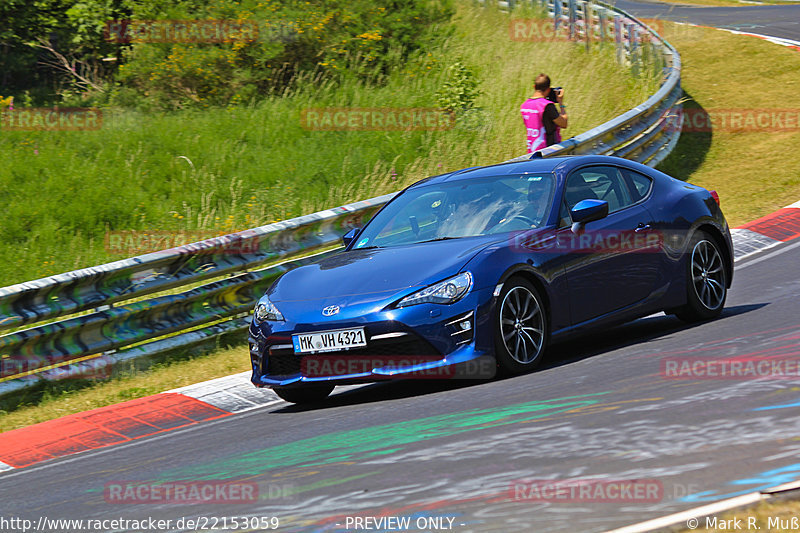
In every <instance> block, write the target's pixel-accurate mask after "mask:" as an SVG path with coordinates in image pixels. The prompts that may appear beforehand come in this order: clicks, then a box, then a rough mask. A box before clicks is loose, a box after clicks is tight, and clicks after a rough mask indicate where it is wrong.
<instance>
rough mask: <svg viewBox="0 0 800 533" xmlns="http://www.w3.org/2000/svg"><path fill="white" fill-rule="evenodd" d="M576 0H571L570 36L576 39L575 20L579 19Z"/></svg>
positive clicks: (571, 38)
mask: <svg viewBox="0 0 800 533" xmlns="http://www.w3.org/2000/svg"><path fill="white" fill-rule="evenodd" d="M575 3H576V2H575V0H569V38H570V40H574V39H575V21H576V20H577V19H578V13H577V11H578V8H577V6H576V5H575Z"/></svg>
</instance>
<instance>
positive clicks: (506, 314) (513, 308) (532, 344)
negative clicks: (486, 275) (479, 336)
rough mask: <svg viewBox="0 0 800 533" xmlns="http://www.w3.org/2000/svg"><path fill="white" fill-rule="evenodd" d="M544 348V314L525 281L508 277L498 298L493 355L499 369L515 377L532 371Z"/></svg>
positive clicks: (531, 289)
mask: <svg viewBox="0 0 800 533" xmlns="http://www.w3.org/2000/svg"><path fill="white" fill-rule="evenodd" d="M546 346H547V314H546V311H545V308H544V305H543V304H542V297H541V296H540V295H539V291H537V290H536V287H534V286H533V285H532V284H531V283H530V282H529V281H528V280H526V279H524V278H521V277H516V276H515V277H512V278H510V279H509V280H508V281H506V283H505V285H504V286H503V290H502V291H500V297H499V298H498V305H497V316H496V320H495V355H496V357H497V364H498V365H499V366H500V368H501V369H503V370H506V371H509V372H513V373H519V372H524V371H526V370H531V369H533V368H536V366H537V365H538V364H539V363H540V362H541V360H542V356H543V355H544V350H545V347H546Z"/></svg>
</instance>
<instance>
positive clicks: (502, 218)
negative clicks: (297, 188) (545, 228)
mask: <svg viewBox="0 0 800 533" xmlns="http://www.w3.org/2000/svg"><path fill="white" fill-rule="evenodd" d="M553 184H554V180H553V176H552V174H535V175H534V174H518V175H506V176H494V177H489V178H482V179H463V180H456V181H452V182H444V183H436V184H432V185H423V186H421V187H415V188H412V189H409V190H408V191H406V192H405V193H403V194H402V195H401V196H399V197H398V198H396V199H395V200H394V201H392V203H391V204H389V205H388V206H386V208H385V209H384V210H382V211H381V212H380V213H378V215H377V216H376V217H375V218H374V219H372V220H371V221H370V223H369V224H368V225H367V226H366V227H365V228H364V230H363V231H362V232H361V234H360V235H359V236H358V242H357V243H356V244H355V246H354V248H371V247H386V246H399V245H404V244H413V243H419V242H426V241H434V240H444V239H457V238H461V237H474V236H478V235H490V234H495V233H504V232H509V231H515V230H517V231H519V230H527V229H531V228H536V227H539V226H540V225H542V224H543V221H546V220H547V214H548V212H549V210H550V205H551V204H552V196H553V189H554V186H553Z"/></svg>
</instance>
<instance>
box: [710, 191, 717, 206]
mask: <svg viewBox="0 0 800 533" xmlns="http://www.w3.org/2000/svg"><path fill="white" fill-rule="evenodd" d="M710 192H711V197H712V198H713V199H714V201H715V202H717V205H719V194H717V191H710Z"/></svg>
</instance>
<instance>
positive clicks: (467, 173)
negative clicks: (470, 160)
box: [409, 155, 640, 188]
mask: <svg viewBox="0 0 800 533" xmlns="http://www.w3.org/2000/svg"><path fill="white" fill-rule="evenodd" d="M593 163H594V164H606V165H609V164H613V165H624V166H627V167H629V168H636V167H639V166H640V165H637V164H636V163H633V162H631V161H629V160H627V159H622V158H620V157H612V156H605V155H571V156H570V155H568V156H559V157H545V158H542V157H537V158H535V159H527V160H523V161H513V162H507V163H499V164H497V165H489V166H484V167H471V168H465V169H461V170H456V171H455V172H449V173H447V174H441V175H438V176H432V177H430V178H426V179H424V180H421V181H418V182H416V183H415V184H414V185H412V186H411V187H409V188H414V187H417V186H423V185H424V186H428V185H434V184H440V183H445V182H452V181H460V180H470V179H477V178H487V177H496V176H502V175H505V174H523V173H544V172H554V171H557V170H558V171H563V174H566V173H567V172H569V171H570V170H572V169H573V168H575V167H578V166H583V165H586V164H593ZM632 163H633V164H632ZM558 174H562V172H558Z"/></svg>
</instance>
